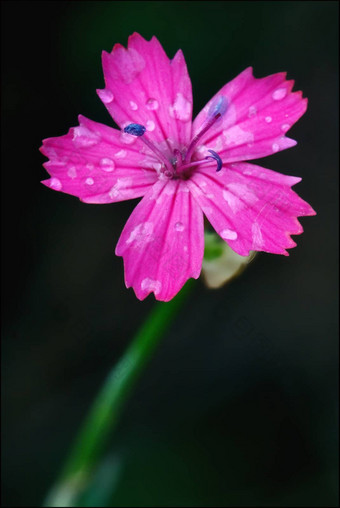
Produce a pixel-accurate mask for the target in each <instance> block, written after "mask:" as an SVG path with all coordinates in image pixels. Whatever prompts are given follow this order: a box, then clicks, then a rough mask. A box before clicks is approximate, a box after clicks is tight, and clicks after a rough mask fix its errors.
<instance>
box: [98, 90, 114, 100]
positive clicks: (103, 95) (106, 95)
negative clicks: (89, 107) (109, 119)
mask: <svg viewBox="0 0 340 508" xmlns="http://www.w3.org/2000/svg"><path fill="white" fill-rule="evenodd" d="M98 95H99V97H100V99H101V100H102V101H103V102H104V104H110V102H112V101H113V99H114V96H113V93H112V92H110V90H106V89H105V88H104V90H98Z"/></svg>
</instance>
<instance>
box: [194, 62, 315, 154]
mask: <svg viewBox="0 0 340 508" xmlns="http://www.w3.org/2000/svg"><path fill="white" fill-rule="evenodd" d="M285 78H286V73H284V72H280V73H278V74H272V75H271V76H267V77H265V78H261V79H256V78H254V76H253V74H252V68H251V67H249V68H247V69H246V70H244V71H243V72H242V73H241V74H240V75H239V76H237V77H236V78H235V79H234V80H233V81H231V82H230V83H228V84H226V85H225V86H224V87H223V88H221V90H220V91H219V92H218V93H217V94H216V95H215V96H214V97H213V98H212V99H211V101H209V102H208V104H207V105H206V106H205V107H204V108H203V110H202V111H201V112H200V113H199V115H198V116H197V118H196V119H195V121H194V123H193V133H194V134H196V133H197V132H198V131H199V130H200V128H201V126H202V124H203V123H204V122H205V120H206V118H207V115H208V113H209V110H210V108H211V107H212V106H213V104H214V103H216V101H217V100H218V98H219V97H221V96H224V97H225V98H226V101H227V110H226V112H225V113H224V115H223V117H222V118H221V119H220V120H219V121H217V122H216V124H215V125H214V126H212V127H211V129H209V131H208V132H207V133H206V134H205V135H204V136H203V137H202V140H201V145H200V151H201V153H202V154H203V155H205V150H206V149H207V148H210V149H213V150H215V151H216V152H218V154H219V155H220V157H222V159H223V161H224V162H234V161H241V160H249V159H258V158H260V157H265V156H267V155H271V154H273V153H275V152H278V151H280V150H284V149H286V148H290V147H292V146H294V145H296V141H294V140H293V139H290V138H288V137H286V136H285V133H286V132H287V131H288V130H289V129H290V128H291V127H292V125H293V124H294V123H295V122H296V121H297V120H298V119H299V118H300V117H301V116H302V115H303V114H304V113H305V111H306V109H307V99H303V98H302V92H293V93H292V92H291V90H292V88H293V85H294V81H286V79H285Z"/></svg>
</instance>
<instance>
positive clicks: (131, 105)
mask: <svg viewBox="0 0 340 508" xmlns="http://www.w3.org/2000/svg"><path fill="white" fill-rule="evenodd" d="M130 108H131V109H132V110H133V111H137V109H138V106H137V104H136V103H135V102H134V101H130Z"/></svg>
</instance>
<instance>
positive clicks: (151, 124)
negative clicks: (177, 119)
mask: <svg viewBox="0 0 340 508" xmlns="http://www.w3.org/2000/svg"><path fill="white" fill-rule="evenodd" d="M145 127H146V130H147V131H149V132H152V131H154V130H155V127H156V126H155V122H153V121H152V120H148V121H147V122H146V125H145Z"/></svg>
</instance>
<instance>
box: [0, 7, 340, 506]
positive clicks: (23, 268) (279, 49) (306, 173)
mask: <svg viewBox="0 0 340 508" xmlns="http://www.w3.org/2000/svg"><path fill="white" fill-rule="evenodd" d="M1 6H2V203H3V237H2V239H3V265H2V270H3V286H2V287H3V299H2V302H3V306H2V316H3V319H2V327H3V333H2V335H3V350H2V352H3V354H2V358H3V411H2V415H3V416H2V424H3V427H2V428H3V442H2V450H3V452H2V453H3V459H2V460H3V463H2V464H3V480H2V496H3V506H15V505H19V506H34V505H38V504H40V503H41V502H42V500H43V498H44V496H45V494H46V492H47V490H48V488H49V487H50V486H51V484H52V483H53V481H54V479H55V477H56V475H57V473H58V471H59V470H60V467H61V465H62V463H63V460H64V458H65V456H66V454H67V450H68V449H69V446H70V444H71V442H72V439H73V437H74V435H75V433H76V431H77V429H78V428H79V425H80V423H81V421H82V419H83V417H84V415H85V414H86V411H87V409H88V407H89V405H90V403H91V401H92V400H93V397H94V395H95V394H96V392H97V390H98V389H99V387H100V386H101V384H102V382H103V380H104V379H105V376H106V374H107V372H108V371H109V369H110V368H111V366H112V365H113V364H114V363H115V362H116V361H117V359H118V358H119V357H120V355H121V354H122V352H123V351H124V350H125V349H126V347H127V345H128V344H129V342H130V340H131V339H132V336H133V334H134V332H135V331H136V330H137V328H138V326H139V325H140V323H141V322H142V321H143V320H144V318H145V316H146V315H147V314H148V312H149V310H150V309H151V308H152V306H153V305H154V300H153V297H149V298H148V299H147V300H146V301H144V302H139V301H138V300H137V299H136V297H135V296H134V293H133V291H132V290H131V289H130V290H127V289H125V286H124V282H123V267H122V260H121V258H117V257H115V255H114V246H115V244H116V242H117V240H118V237H119V234H120V232H121V230H122V228H123V226H124V224H125V221H126V220H127V218H128V216H129V214H130V212H131V211H132V210H133V208H134V206H135V204H136V201H129V202H125V203H120V204H113V205H105V206H103V205H101V206H99V205H86V204H83V203H81V202H80V201H78V200H77V199H76V198H74V197H71V196H68V195H65V194H62V193H57V192H54V191H51V190H49V189H47V188H45V187H44V186H43V185H41V184H40V183H39V182H40V180H42V179H44V178H46V177H47V173H46V172H45V171H44V169H43V168H42V166H41V165H42V163H43V162H44V160H45V158H44V157H43V156H42V155H41V154H40V152H39V151H38V149H39V146H40V145H41V140H42V139H43V138H46V137H50V136H57V135H61V134H64V133H66V132H67V130H68V128H69V127H70V126H74V125H76V124H77V115H78V114H79V113H82V114H84V115H85V116H87V117H89V118H92V119H93V120H96V121H100V122H103V123H106V124H108V125H112V120H111V118H110V117H109V115H108V113H107V112H106V110H105V108H104V106H103V105H102V104H101V102H100V100H99V98H98V97H97V94H96V92H95V89H96V88H102V87H103V83H104V82H103V75H102V69H101V51H102V50H103V49H105V50H107V51H111V49H112V46H113V45H114V43H116V42H120V43H123V44H124V45H126V42H127V37H128V35H129V34H131V33H133V32H134V31H138V32H140V33H141V34H142V35H143V36H144V37H146V38H150V37H151V36H152V35H156V36H157V37H158V38H159V40H160V41H161V43H162V44H163V46H164V48H165V50H166V51H167V53H168V55H169V56H170V57H172V56H173V55H174V54H175V52H176V50H177V49H178V48H182V50H183V51H184V55H185V57H186V61H187V64H188V68H189V72H190V75H191V79H192V82H193V91H194V113H195V114H196V113H198V112H199V110H200V108H201V107H202V106H203V105H204V104H205V103H206V101H207V100H208V99H209V98H210V97H211V96H212V95H213V94H214V93H215V92H216V90H218V89H219V88H220V87H221V86H222V85H223V84H224V83H226V82H227V81H229V80H230V79H232V78H233V77H234V76H235V75H236V74H238V73H239V72H241V71H242V70H243V69H244V68H245V67H247V66H249V65H252V66H253V67H254V72H255V76H256V77H262V76H265V75H268V74H272V73H274V72H278V71H283V70H285V71H288V78H289V79H292V78H293V79H295V80H296V87H295V89H296V90H299V89H301V90H303V92H304V95H305V96H307V97H308V98H309V108H308V111H307V113H306V115H304V116H303V118H302V119H301V120H300V121H299V122H298V124H297V125H296V126H294V128H293V129H292V131H291V132H290V134H291V137H293V138H295V139H297V141H298V145H297V147H295V148H293V149H290V150H286V151H284V152H280V153H278V154H276V155H274V156H271V157H269V158H266V159H265V161H263V162H262V161H261V162H262V164H263V165H264V166H265V167H269V168H272V169H275V170H277V171H281V172H283V173H286V174H292V175H296V176H301V177H302V178H303V181H302V182H301V183H300V184H298V185H297V186H296V188H295V190H297V192H298V193H299V194H300V195H301V197H302V198H304V199H305V200H307V201H308V202H309V203H311V205H312V206H313V207H314V208H315V210H316V211H317V213H318V215H317V216H316V217H306V218H302V219H301V222H302V224H303V226H304V228H305V233H304V234H303V235H301V236H299V237H295V239H296V240H297V243H298V246H297V247H296V248H295V249H293V250H291V251H290V253H291V254H290V256H289V257H288V258H286V257H284V256H275V255H269V254H261V255H259V256H258V257H257V258H256V260H255V261H254V262H253V263H252V264H251V265H250V267H249V268H248V270H246V272H245V273H244V274H243V275H242V277H240V278H239V279H236V280H235V281H234V282H232V283H231V284H229V285H227V286H225V287H223V288H222V289H220V290H217V291H212V290H208V289H206V288H205V287H204V286H203V283H202V282H201V281H198V282H197V283H196V288H195V291H194V292H193V293H192V295H191V297H190V300H189V301H188V302H187V303H186V304H185V305H184V306H183V309H182V311H181V313H180V315H179V316H178V318H177V319H176V321H175V322H174V324H173V326H172V327H171V329H170V330H169V332H168V333H167V335H166V336H165V337H164V340H163V341H162V343H161V345H160V347H159V349H158V351H157V353H156V354H155V356H154V358H153V360H152V361H151V363H150V364H149V366H148V369H147V371H146V372H145V374H144V375H143V377H142V379H141V380H140V383H139V384H138V387H137V389H136V390H135V393H134V395H133V397H132V398H131V399H130V401H129V403H128V404H127V407H126V410H125V412H124V415H123V418H122V420H121V422H120V425H119V428H118V429H117V431H116V433H115V435H114V436H113V439H112V443H111V445H110V448H109V449H108V450H107V454H106V456H105V461H104V462H103V465H102V469H101V472H100V474H99V476H98V485H99V487H98V490H97V491H96V492H94V493H92V495H93V496H97V497H94V498H92V499H91V498H89V499H88V500H87V501H86V502H87V503H88V506H156V505H157V504H160V505H161V506H171V505H177V506H214V505H217V506H244V505H248V506H270V505H274V506H336V505H337V502H338V497H337V496H338V484H337V470H338V456H337V448H338V446H337V429H338V410H337V407H338V406H337V364H338V346H337V329H338V328H337V305H338V301H337V300H338V292H337V277H338V233H337V228H338V190H337V189H338V141H337V140H338V117H337V111H338V98H337V94H338V70H337V67H338V50H337V42H338V32H337V22H338V3H337V2H327V1H323V2H256V1H253V2H9V1H7V2H2V4H1ZM91 503H92V504H91ZM96 503H97V504H96Z"/></svg>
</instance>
